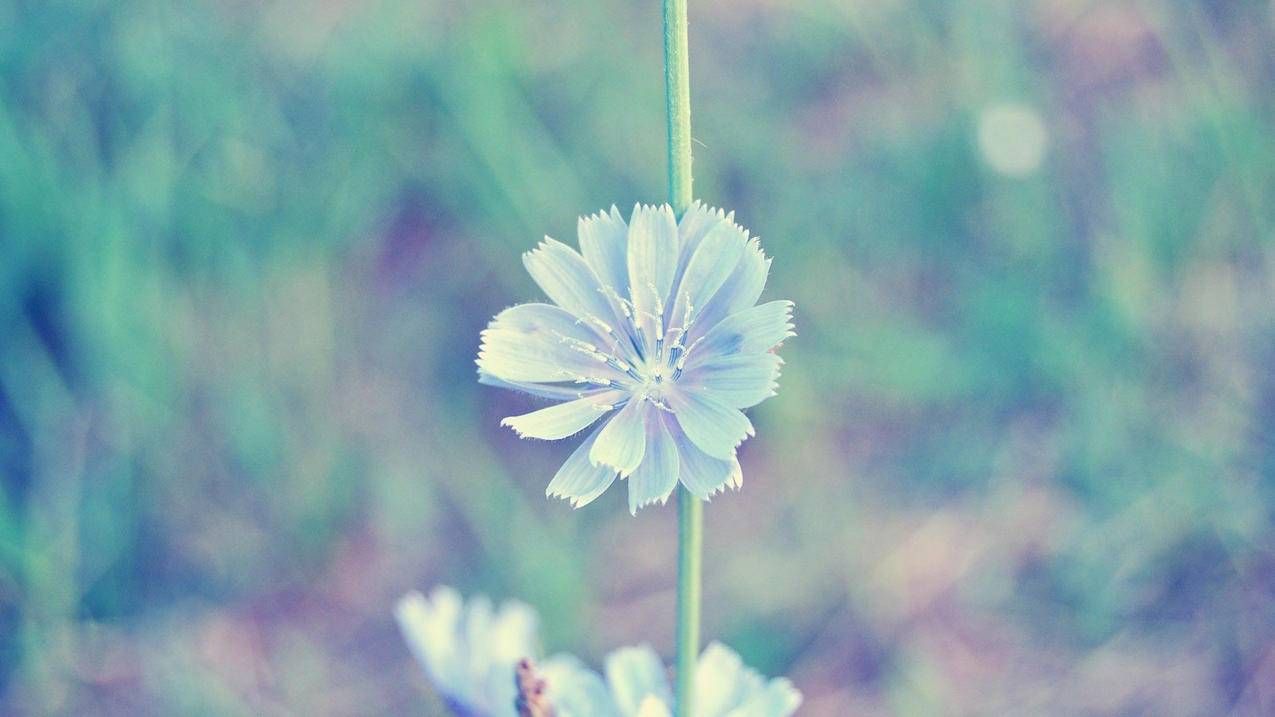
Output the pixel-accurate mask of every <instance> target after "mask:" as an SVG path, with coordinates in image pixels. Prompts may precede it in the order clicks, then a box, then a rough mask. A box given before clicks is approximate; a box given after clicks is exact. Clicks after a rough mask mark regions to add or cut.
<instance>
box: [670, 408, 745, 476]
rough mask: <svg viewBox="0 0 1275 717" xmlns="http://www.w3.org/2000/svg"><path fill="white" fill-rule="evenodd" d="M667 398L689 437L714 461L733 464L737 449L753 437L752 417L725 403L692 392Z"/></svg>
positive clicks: (678, 421) (679, 423)
mask: <svg viewBox="0 0 1275 717" xmlns="http://www.w3.org/2000/svg"><path fill="white" fill-rule="evenodd" d="M665 397H666V398H667V400H668V404H669V406H671V407H672V408H673V413H674V415H676V416H677V423H678V425H679V426H681V427H682V430H683V431H684V432H685V433H686V436H687V437H688V438H690V439H691V442H692V443H694V444H695V445H696V446H698V447H699V449H700V450H702V451H704V452H705V453H707V454H708V455H710V456H712V457H714V458H718V459H721V460H731V459H732V458H734V456H735V448H736V447H737V446H738V445H739V444H740V443H743V442H744V438H745V437H747V436H751V435H753V424H752V423H750V422H749V421H748V417H747V416H745V415H744V414H743V412H742V411H740V410H738V409H735V408H731V407H730V406H727V405H726V404H724V403H722V402H721V401H718V400H716V399H714V398H709V397H708V396H704V395H701V394H698V393H692V392H690V391H669V392H668V393H666V394H665Z"/></svg>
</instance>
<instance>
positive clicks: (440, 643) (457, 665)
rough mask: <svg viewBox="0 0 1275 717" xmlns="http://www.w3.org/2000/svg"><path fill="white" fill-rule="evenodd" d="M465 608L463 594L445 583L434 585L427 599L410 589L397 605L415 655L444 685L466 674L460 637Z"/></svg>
mask: <svg viewBox="0 0 1275 717" xmlns="http://www.w3.org/2000/svg"><path fill="white" fill-rule="evenodd" d="M463 608H464V602H463V601H462V600H461V597H460V594H459V593H457V592H456V591H455V590H453V589H452V588H449V587H445V586H440V587H438V588H435V589H434V590H433V592H432V593H430V596H429V599H428V600H427V599H426V598H425V596H424V595H422V594H420V593H419V592H411V593H408V594H407V595H405V596H403V597H402V598H401V599H400V600H399V601H398V604H397V605H396V606H395V607H394V617H395V619H396V620H397V621H398V626H399V630H400V631H401V632H402V633H403V639H404V641H406V642H407V646H408V648H409V649H411V651H412V655H413V656H414V657H415V658H416V661H417V662H419V663H420V664H421V667H423V668H425V672H426V674H428V675H429V677H430V679H431V680H433V681H434V682H435V683H436V684H438V685H439V686H440V687H441V688H448V687H452V686H455V685H457V684H458V683H459V682H460V681H461V680H462V679H463V676H464V670H465V665H464V664H462V661H461V658H460V650H461V645H460V639H459V638H460V633H459V628H460V621H461V616H462V613H463Z"/></svg>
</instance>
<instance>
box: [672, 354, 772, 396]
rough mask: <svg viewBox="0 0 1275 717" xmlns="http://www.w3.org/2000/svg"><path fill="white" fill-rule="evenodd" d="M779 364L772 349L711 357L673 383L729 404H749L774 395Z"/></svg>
mask: <svg viewBox="0 0 1275 717" xmlns="http://www.w3.org/2000/svg"><path fill="white" fill-rule="evenodd" d="M783 364H784V361H783V359H781V358H779V357H778V356H776V355H775V354H772V353H755V354H737V355H734V356H725V357H720V358H719V357H713V358H709V359H706V360H705V361H704V362H703V363H701V364H700V365H698V366H696V367H695V368H694V369H692V370H689V371H686V372H685V373H683V374H682V377H681V378H680V379H679V380H678V382H677V385H678V386H680V387H682V388H683V390H686V391H702V392H704V393H705V395H708V396H711V397H713V398H715V399H717V400H718V401H721V402H722V403H724V404H726V405H728V406H731V407H733V408H740V409H743V408H751V407H753V406H756V405H757V404H759V403H761V402H762V401H764V400H766V399H767V398H770V397H771V396H773V395H775V390H776V389H777V388H778V387H779V384H778V383H777V380H778V379H779V369H780V367H781V366H783Z"/></svg>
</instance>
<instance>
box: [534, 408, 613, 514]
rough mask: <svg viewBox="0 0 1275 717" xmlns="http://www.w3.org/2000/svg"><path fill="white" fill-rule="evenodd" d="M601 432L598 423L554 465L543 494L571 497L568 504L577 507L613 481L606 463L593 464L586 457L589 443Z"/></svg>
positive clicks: (610, 470) (599, 493)
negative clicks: (586, 436)
mask: <svg viewBox="0 0 1275 717" xmlns="http://www.w3.org/2000/svg"><path fill="white" fill-rule="evenodd" d="M601 432H602V428H601V427H599V428H597V429H595V430H594V431H593V433H591V434H589V437H588V438H586V439H584V443H581V444H580V446H579V447H578V448H576V449H575V451H574V452H572V453H571V457H570V458H568V459H567V460H566V462H565V463H563V464H562V467H561V468H559V469H558V473H557V474H556V475H554V477H553V480H551V481H549V487H548V488H546V489H545V495H548V496H551V497H556V498H564V499H566V500H569V501H571V507H572V508H580V507H582V506H585V505H588V504H589V503H591V502H592V501H593V500H594V499H595V498H597V497H598V496H600V495H602V493H604V492H605V491H606V489H607V488H609V487H611V483H613V482H614V481H615V475H616V470H615V469H614V468H612V467H610V466H595V465H593V463H591V462H590V461H589V451H591V450H592V449H593V443H594V441H596V440H597V438H598V434H599V433H601Z"/></svg>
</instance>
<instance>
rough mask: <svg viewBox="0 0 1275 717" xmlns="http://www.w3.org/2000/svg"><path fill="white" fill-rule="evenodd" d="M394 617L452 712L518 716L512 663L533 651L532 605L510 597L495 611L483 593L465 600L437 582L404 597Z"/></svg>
mask: <svg viewBox="0 0 1275 717" xmlns="http://www.w3.org/2000/svg"><path fill="white" fill-rule="evenodd" d="M394 616H395V618H397V620H398V625H399V630H400V631H402V633H403V639H404V640H406V641H407V645H408V647H409V648H410V649H411V651H412V654H413V655H414V656H415V657H416V660H417V662H419V663H420V664H421V667H423V668H424V669H425V672H426V674H428V675H429V677H430V679H431V680H432V681H433V683H434V685H435V686H436V687H437V688H438V691H439V692H440V693H441V694H442V695H443V697H444V699H446V701H447V703H448V706H449V707H451V708H452V710H453V711H454V712H455V713H457V714H459V715H469V716H472V717H516V713H515V711H514V700H515V699H516V698H517V686H516V685H515V682H514V667H515V665H516V664H517V663H518V661H519V660H521V659H523V658H525V657H529V656H531V655H533V654H535V653H536V633H537V630H538V619H537V617H536V613H535V611H534V610H532V609H531V608H530V607H528V606H527V605H524V604H523V603H520V602H515V601H510V602H506V603H504V604H503V605H501V606H500V609H499V610H494V611H493V609H492V604H491V601H490V600H488V599H486V598H484V597H481V596H480V597H476V598H473V599H471V600H470V601H469V604H468V605H466V604H465V602H464V600H462V599H461V597H460V594H458V593H457V592H456V591H455V590H453V589H452V588H449V587H446V586H440V587H437V588H435V589H434V590H433V591H432V592H431V593H430V596H429V597H428V598H426V597H425V596H424V595H421V594H420V593H418V592H412V593H408V594H407V595H405V596H403V597H402V598H401V599H400V600H399V601H398V604H397V605H396V606H395V608H394Z"/></svg>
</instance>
